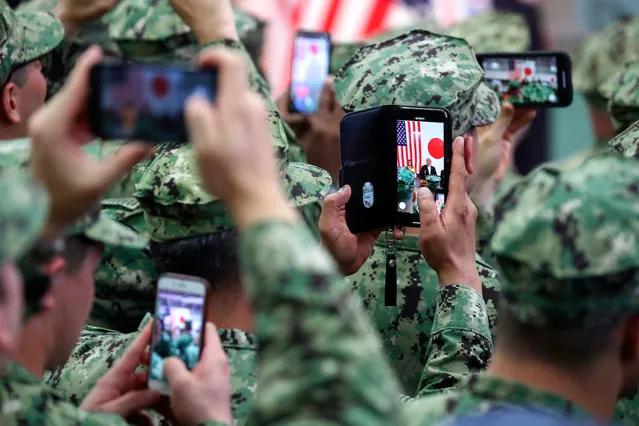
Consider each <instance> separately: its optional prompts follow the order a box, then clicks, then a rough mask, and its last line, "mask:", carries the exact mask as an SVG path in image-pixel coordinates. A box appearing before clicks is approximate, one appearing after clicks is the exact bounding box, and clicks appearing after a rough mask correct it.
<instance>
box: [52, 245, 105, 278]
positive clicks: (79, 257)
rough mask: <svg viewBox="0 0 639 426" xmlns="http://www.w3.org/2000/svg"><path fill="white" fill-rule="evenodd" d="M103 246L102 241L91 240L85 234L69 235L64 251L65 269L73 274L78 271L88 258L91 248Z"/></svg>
mask: <svg viewBox="0 0 639 426" xmlns="http://www.w3.org/2000/svg"><path fill="white" fill-rule="evenodd" d="M101 246H102V245H101V244H100V243H97V242H94V241H91V240H89V239H88V238H86V237H84V236H74V237H67V238H66V239H65V246H64V251H63V252H62V258H63V259H64V268H65V270H66V271H67V272H69V273H71V274H73V273H76V272H78V271H79V270H80V268H82V265H83V264H84V261H85V259H86V258H87V254H88V253H89V249H90V248H91V247H101Z"/></svg>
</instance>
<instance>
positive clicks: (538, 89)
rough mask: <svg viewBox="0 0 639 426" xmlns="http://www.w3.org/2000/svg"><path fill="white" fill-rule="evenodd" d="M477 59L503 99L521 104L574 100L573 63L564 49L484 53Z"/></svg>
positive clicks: (531, 105) (539, 105)
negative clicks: (556, 50)
mask: <svg viewBox="0 0 639 426" xmlns="http://www.w3.org/2000/svg"><path fill="white" fill-rule="evenodd" d="M477 60H478V61H479V63H480V64H481V66H482V68H483V69H484V74H485V76H484V79H485V80H486V82H487V83H488V85H489V86H490V87H491V88H492V89H493V90H494V91H495V92H496V93H497V95H498V96H499V98H500V100H501V101H502V102H503V101H506V102H510V103H512V104H513V105H514V106H515V107H521V108H554V107H565V106H568V105H570V104H571V103H572V97H573V90H572V63H571V61H570V56H568V54H566V53H564V52H525V53H483V54H480V55H477Z"/></svg>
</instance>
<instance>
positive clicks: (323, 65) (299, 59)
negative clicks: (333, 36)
mask: <svg viewBox="0 0 639 426" xmlns="http://www.w3.org/2000/svg"><path fill="white" fill-rule="evenodd" d="M330 52H331V42H330V38H329V37H328V35H326V34H317V35H304V34H299V35H297V37H295V44H294V47H293V70H292V75H291V111H293V112H301V113H303V114H313V113H314V112H315V111H317V108H318V106H319V100H320V94H321V93H322V87H323V86H324V83H325V82H326V78H327V77H328V73H329V65H330V59H331V56H330Z"/></svg>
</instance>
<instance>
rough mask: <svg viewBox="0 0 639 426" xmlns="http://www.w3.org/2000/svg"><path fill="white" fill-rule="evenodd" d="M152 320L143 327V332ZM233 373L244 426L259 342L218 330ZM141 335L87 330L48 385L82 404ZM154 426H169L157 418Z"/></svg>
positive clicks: (238, 417)
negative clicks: (98, 382)
mask: <svg viewBox="0 0 639 426" xmlns="http://www.w3.org/2000/svg"><path fill="white" fill-rule="evenodd" d="M150 320H151V316H150V315H147V317H146V318H144V320H143V321H142V323H141V324H140V325H139V330H141V329H142V328H143V327H144V325H146V324H147V323H148V322H149V321H150ZM218 333H219V335H220V340H221V342H222V346H223V347H224V352H225V353H226V356H227V357H228V360H229V366H230V373H231V408H232V410H233V420H234V424H235V425H238V426H239V425H243V424H244V423H245V422H246V419H247V418H248V415H249V412H250V408H251V402H252V400H253V396H254V395H255V391H256V389H257V380H258V372H257V369H256V367H255V365H256V358H257V340H256V338H255V336H254V335H252V334H251V333H247V332H245V331H241V330H227V329H220V330H218ZM137 335H138V332H137V331H136V332H133V333H128V334H123V333H119V332H116V331H113V330H107V329H104V328H99V327H91V326H87V327H85V329H84V330H83V331H82V334H81V335H80V340H79V341H78V344H77V345H76V347H75V349H74V350H73V352H72V353H71V356H70V358H69V361H68V362H67V363H66V364H65V365H64V367H62V368H59V369H57V370H55V371H53V372H50V373H47V374H45V380H46V383H47V384H48V385H49V386H51V387H53V388H54V389H55V390H56V391H57V392H59V394H60V395H61V396H62V397H63V398H64V399H66V400H68V401H70V402H72V403H74V404H76V405H77V404H79V403H80V402H82V400H83V399H84V398H85V397H86V395H87V394H88V393H89V391H90V390H91V389H92V388H93V387H94V386H95V384H96V383H97V381H98V380H99V379H100V378H101V377H102V376H104V374H105V373H106V372H107V371H108V370H109V369H110V368H111V367H113V364H114V363H115V362H116V361H117V360H118V359H120V358H121V357H122V355H123V354H124V352H125V350H126V348H128V347H129V345H130V344H131V343H132V342H133V340H134V339H135V338H136V337H137ZM152 419H153V424H155V425H168V424H169V423H168V422H167V421H166V420H164V419H163V418H162V417H160V416H159V415H157V414H154V415H153V416H152Z"/></svg>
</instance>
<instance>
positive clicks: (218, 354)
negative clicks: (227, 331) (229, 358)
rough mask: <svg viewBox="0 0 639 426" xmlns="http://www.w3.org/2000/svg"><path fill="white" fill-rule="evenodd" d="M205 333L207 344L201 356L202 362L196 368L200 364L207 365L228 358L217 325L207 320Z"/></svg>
mask: <svg viewBox="0 0 639 426" xmlns="http://www.w3.org/2000/svg"><path fill="white" fill-rule="evenodd" d="M204 333H205V334H204V342H205V344H204V348H203V349H202V353H201V356H200V362H199V363H198V365H197V366H196V368H198V367H199V366H200V365H202V366H203V367H207V366H209V365H212V364H215V363H217V362H219V361H220V360H226V353H225V352H224V348H223V346H222V341H221V340H220V334H219V333H218V331H217V327H215V325H214V324H213V323H212V322H207V323H206V328H205V329H204Z"/></svg>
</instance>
